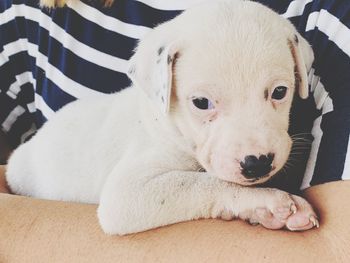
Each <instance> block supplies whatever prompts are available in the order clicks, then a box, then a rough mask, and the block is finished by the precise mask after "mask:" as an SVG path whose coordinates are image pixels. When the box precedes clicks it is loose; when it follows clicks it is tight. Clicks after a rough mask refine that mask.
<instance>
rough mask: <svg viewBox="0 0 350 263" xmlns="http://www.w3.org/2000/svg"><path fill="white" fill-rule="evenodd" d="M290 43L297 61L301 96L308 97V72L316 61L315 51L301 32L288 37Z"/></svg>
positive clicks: (296, 67) (297, 76) (296, 71)
mask: <svg viewBox="0 0 350 263" xmlns="http://www.w3.org/2000/svg"><path fill="white" fill-rule="evenodd" d="M288 45H289V48H290V50H291V52H292V55H293V59H294V63H295V70H294V71H295V81H296V87H297V89H298V92H299V96H300V97H301V98H303V99H306V98H307V97H308V96H309V83H308V76H307V74H308V72H309V71H310V69H311V65H312V62H313V61H314V53H313V51H312V48H311V47H310V45H309V43H308V42H307V41H306V40H305V39H304V38H303V37H302V36H300V34H299V33H295V34H294V36H293V37H292V38H291V39H288Z"/></svg>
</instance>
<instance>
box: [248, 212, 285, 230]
mask: <svg viewBox="0 0 350 263" xmlns="http://www.w3.org/2000/svg"><path fill="white" fill-rule="evenodd" d="M255 216H256V218H254V220H256V221H257V222H259V223H260V224H261V225H263V226H264V227H266V228H268V229H280V228H282V227H284V225H285V224H284V222H282V221H281V220H279V219H278V218H276V217H275V216H274V214H272V213H271V212H270V211H269V210H268V209H266V208H257V209H255Z"/></svg>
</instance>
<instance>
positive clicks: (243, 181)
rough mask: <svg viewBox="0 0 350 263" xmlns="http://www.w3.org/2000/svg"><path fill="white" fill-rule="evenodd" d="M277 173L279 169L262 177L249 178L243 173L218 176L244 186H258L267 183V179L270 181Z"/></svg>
mask: <svg viewBox="0 0 350 263" xmlns="http://www.w3.org/2000/svg"><path fill="white" fill-rule="evenodd" d="M214 174H215V173H214ZM275 174H277V171H275V170H273V171H271V172H270V173H268V174H266V175H264V176H262V177H260V178H252V179H247V178H245V177H244V176H242V175H241V174H237V175H226V176H222V175H221V176H217V177H218V178H219V179H221V180H223V181H226V182H230V183H234V184H238V185H242V186H258V185H260V184H263V183H266V182H267V181H269V180H270V179H271V178H273V176H274V175H275Z"/></svg>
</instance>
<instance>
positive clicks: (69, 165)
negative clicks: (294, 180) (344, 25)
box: [7, 1, 313, 234]
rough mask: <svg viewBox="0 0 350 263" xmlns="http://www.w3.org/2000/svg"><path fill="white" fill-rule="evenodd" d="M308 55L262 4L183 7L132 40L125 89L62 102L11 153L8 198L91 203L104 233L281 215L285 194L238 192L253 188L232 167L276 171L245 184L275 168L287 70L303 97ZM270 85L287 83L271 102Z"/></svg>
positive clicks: (283, 144) (282, 143)
mask: <svg viewBox="0 0 350 263" xmlns="http://www.w3.org/2000/svg"><path fill="white" fill-rule="evenodd" d="M295 35H297V36H298V41H299V43H297V41H296V39H295ZM160 48H161V49H160ZM312 60H313V55H312V51H311V49H310V47H309V46H308V44H307V42H306V41H305V40H304V39H303V38H302V37H301V36H300V35H298V34H297V32H296V31H295V29H294V27H293V26H292V25H291V24H290V23H289V22H288V21H287V20H284V19H283V18H281V17H279V16H278V15H277V14H275V13H274V12H273V11H271V10H270V9H268V8H266V7H263V6H262V5H260V4H257V3H253V2H240V1H215V3H214V2H213V3H207V4H203V5H201V6H198V7H195V8H193V9H189V10H187V11H185V12H184V13H183V14H181V15H180V16H178V17H177V18H175V19H174V20H172V21H169V22H167V23H165V24H163V25H160V26H158V27H157V28H156V29H155V30H153V31H152V32H151V33H150V34H149V35H147V36H146V37H145V38H144V39H143V40H142V41H141V42H140V44H139V46H138V48H137V51H136V53H135V55H134V57H133V58H132V59H131V62H130V70H129V76H130V78H131V79H132V80H133V82H134V86H133V87H130V88H128V89H126V90H124V91H122V92H120V93H118V94H113V95H101V96H98V97H94V98H91V99H83V100H80V101H77V102H74V103H71V104H69V105H67V106H65V107H64V108H62V109H61V110H60V111H59V112H58V113H57V114H56V115H55V116H54V117H53V118H52V119H51V120H50V121H49V122H47V123H46V124H45V125H44V127H43V128H42V129H40V130H39V131H38V133H37V134H36V135H35V136H34V137H33V138H32V139H31V140H30V141H29V142H27V143H25V144H24V145H22V146H20V147H19V148H18V149H17V150H16V151H15V152H14V153H13V155H12V156H11V158H10V160H9V164H8V170H7V181H8V184H9V185H10V188H11V190H12V191H13V192H15V193H18V194H23V195H30V196H34V197H38V198H46V199H57V200H69V201H78V202H87V203H99V204H100V205H99V208H98V217H99V220H100V223H101V225H102V228H103V229H104V231H105V232H107V233H111V234H127V233H133V232H138V231H143V230H147V229H151V228H155V227H159V226H163V225H168V224H172V223H176V222H181V221H185V220H191V219H197V218H210V217H211V218H217V217H223V218H225V219H232V218H233V217H240V218H243V219H249V220H251V221H254V220H255V219H254V218H255V211H256V209H257V208H266V209H268V210H269V211H271V212H273V211H276V207H277V208H278V207H287V208H288V209H289V208H290V207H291V206H293V200H292V198H291V197H290V196H289V195H288V194H287V193H285V192H282V191H278V190H273V189H258V188H251V187H250V188H248V187H244V186H242V185H248V184H252V183H251V182H249V181H247V180H245V178H244V177H243V176H242V175H241V171H240V168H239V162H240V161H241V160H243V159H244V156H246V155H251V154H254V155H257V156H258V155H259V154H267V153H269V152H273V153H274V154H275V160H274V163H273V165H274V167H275V169H274V170H273V171H272V172H271V173H270V174H269V176H268V177H266V178H264V179H262V180H259V181H257V182H255V183H260V182H263V181H266V180H267V179H268V178H270V177H271V176H272V175H273V174H275V173H276V172H277V171H278V170H279V169H280V168H281V167H282V166H283V165H284V163H285V162H286V160H287V158H288V154H289V151H290V144H291V141H290V138H289V136H288V134H287V130H288V115H289V110H290V105H291V101H292V97H293V93H294V87H295V86H296V84H297V83H295V72H294V68H295V66H297V69H298V72H296V73H297V74H299V76H300V77H299V78H300V80H299V82H300V83H298V85H299V93H300V95H301V96H302V97H306V96H307V89H308V88H307V80H306V74H307V70H308V68H309V67H310V66H311V62H312ZM168 61H169V63H168ZM279 85H284V86H287V87H288V93H287V97H286V98H285V99H284V100H283V101H280V102H279V101H274V100H272V99H271V93H272V91H273V89H274V88H275V87H276V86H279ZM265 89H267V91H268V98H267V99H265V98H264V90H265ZM193 96H202V97H203V96H205V97H207V98H210V99H211V100H212V102H213V103H214V104H215V109H213V110H210V111H201V110H198V109H196V108H195V107H194V106H193V104H192V102H191V98H192V97H193ZM162 97H163V99H162ZM202 167H204V168H205V170H206V172H199V170H200V169H201V168H202ZM221 179H223V180H221Z"/></svg>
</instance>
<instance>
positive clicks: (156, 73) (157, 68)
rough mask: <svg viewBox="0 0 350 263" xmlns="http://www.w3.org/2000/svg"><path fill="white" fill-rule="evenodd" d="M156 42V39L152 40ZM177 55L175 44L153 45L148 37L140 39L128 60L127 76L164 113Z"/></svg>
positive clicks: (167, 108)
mask: <svg viewBox="0 0 350 263" xmlns="http://www.w3.org/2000/svg"><path fill="white" fill-rule="evenodd" d="M154 42H156V43H157V41H154ZM177 56H178V49H177V48H176V45H175V44H164V45H159V46H157V45H156V46H155V44H154V43H152V41H149V39H145V40H142V41H141V42H140V45H139V46H138V48H137V50H136V53H135V54H134V56H133V57H132V58H131V59H130V60H129V69H128V71H127V75H128V77H129V78H130V79H131V80H132V82H133V83H134V84H135V85H136V86H138V88H141V89H142V90H144V91H145V93H146V94H147V95H148V97H149V98H150V99H151V100H152V101H153V103H155V104H156V106H157V107H158V108H159V109H160V110H161V111H162V112H163V113H164V114H166V113H168V112H169V109H170V96H171V89H172V86H173V85H172V82H173V70H174V66H175V63H176V59H177Z"/></svg>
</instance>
